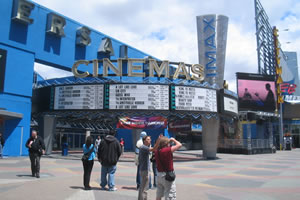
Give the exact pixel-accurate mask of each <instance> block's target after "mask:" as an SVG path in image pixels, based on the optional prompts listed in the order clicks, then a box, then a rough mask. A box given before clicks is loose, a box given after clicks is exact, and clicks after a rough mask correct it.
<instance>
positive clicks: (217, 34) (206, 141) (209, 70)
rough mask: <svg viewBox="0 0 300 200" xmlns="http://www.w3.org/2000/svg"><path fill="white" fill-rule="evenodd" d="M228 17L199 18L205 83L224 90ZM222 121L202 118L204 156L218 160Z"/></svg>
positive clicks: (199, 38) (199, 43)
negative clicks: (219, 134)
mask: <svg viewBox="0 0 300 200" xmlns="http://www.w3.org/2000/svg"><path fill="white" fill-rule="evenodd" d="M227 28H228V17H226V16H224V15H215V14H212V15H202V16H197V35H198V58H199V64H201V65H203V66H205V81H206V82H208V83H209V84H211V85H213V86H214V87H215V88H217V89H221V88H223V82H224V65H225V54H226V41H227ZM219 124H220V120H219V119H218V117H211V116H210V115H207V117H206V116H204V117H202V126H203V134H202V143H203V145H202V146H203V156H204V157H205V158H207V159H214V158H216V153H217V145H218V133H219Z"/></svg>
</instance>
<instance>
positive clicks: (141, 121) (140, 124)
mask: <svg viewBox="0 0 300 200" xmlns="http://www.w3.org/2000/svg"><path fill="white" fill-rule="evenodd" d="M166 127H167V119H166V118H164V117H121V118H119V122H118V124H117V128H124V129H165V128H166Z"/></svg>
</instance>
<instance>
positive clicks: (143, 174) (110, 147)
mask: <svg viewBox="0 0 300 200" xmlns="http://www.w3.org/2000/svg"><path fill="white" fill-rule="evenodd" d="M115 133H116V132H115V131H114V130H111V131H110V132H109V134H108V135H106V136H105V137H104V138H103V139H101V138H100V137H98V138H97V140H96V142H95V144H94V143H93V138H92V137H91V136H88V137H87V138H86V141H85V144H83V155H84V156H86V158H87V159H82V164H83V169H84V173H83V185H84V189H85V190H90V189H91V186H90V178H91V172H92V169H93V165H94V159H95V157H96V156H97V157H98V161H99V162H100V163H101V180H100V189H101V190H107V191H116V190H117V188H116V187H115V179H114V177H115V172H116V170H117V163H118V161H119V158H120V156H121V154H122V152H123V151H124V150H122V146H121V144H120V142H119V141H118V139H117V138H116V137H115ZM140 136H141V137H140V140H138V141H137V144H136V151H135V152H136V161H135V162H136V164H137V177H136V181H137V189H138V199H139V200H146V199H147V190H148V189H149V181H150V180H151V176H150V175H151V169H152V170H153V173H154V184H153V185H154V187H156V188H157V190H156V200H161V198H162V197H165V199H170V200H173V199H176V186H175V180H171V181H170V180H167V179H166V176H167V174H168V173H169V172H172V173H173V172H174V165H173V152H174V151H176V150H178V149H179V148H180V147H181V146H182V144H181V143H180V142H179V141H177V140H176V139H174V138H170V139H169V138H167V137H164V136H163V135H160V136H159V137H158V139H157V140H156V142H155V145H154V146H153V147H152V146H151V137H150V136H148V135H147V133H146V132H142V133H141V135H140ZM0 137H1V135H0ZM123 144H124V143H123ZM123 146H124V145H123ZM26 147H28V149H29V157H30V161H31V172H32V176H33V177H36V178H40V159H41V155H43V154H45V144H44V141H43V139H42V138H41V137H40V136H38V134H37V131H35V130H32V132H31V137H30V138H29V139H28V140H27V142H26ZM151 162H152V168H151V164H150V163H151ZM173 174H174V173H173ZM106 186H107V187H106Z"/></svg>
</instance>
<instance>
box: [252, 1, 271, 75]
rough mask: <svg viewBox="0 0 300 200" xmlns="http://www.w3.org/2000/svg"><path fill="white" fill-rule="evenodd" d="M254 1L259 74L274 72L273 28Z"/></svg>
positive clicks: (263, 11)
mask: <svg viewBox="0 0 300 200" xmlns="http://www.w3.org/2000/svg"><path fill="white" fill-rule="evenodd" d="M254 2H255V22H256V42H257V58H258V73H259V74H268V75H275V74H276V58H275V47H274V36H273V28H272V27H271V25H270V23H269V19H268V16H267V14H266V12H265V10H264V8H263V7H262V5H261V3H260V1H259V0H254Z"/></svg>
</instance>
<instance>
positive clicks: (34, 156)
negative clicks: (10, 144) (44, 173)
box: [26, 130, 45, 178]
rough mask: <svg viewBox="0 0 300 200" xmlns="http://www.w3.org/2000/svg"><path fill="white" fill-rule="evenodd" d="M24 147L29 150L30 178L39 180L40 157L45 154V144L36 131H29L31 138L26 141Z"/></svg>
mask: <svg viewBox="0 0 300 200" xmlns="http://www.w3.org/2000/svg"><path fill="white" fill-rule="evenodd" d="M26 147H27V148H28V150H29V158H30V162H31V173H32V177H36V178H40V160H41V156H42V155H43V154H45V143H44V140H43V138H42V137H41V136H39V135H38V133H37V131H36V130H32V131H31V137H30V138H29V139H28V140H27V142H26Z"/></svg>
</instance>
